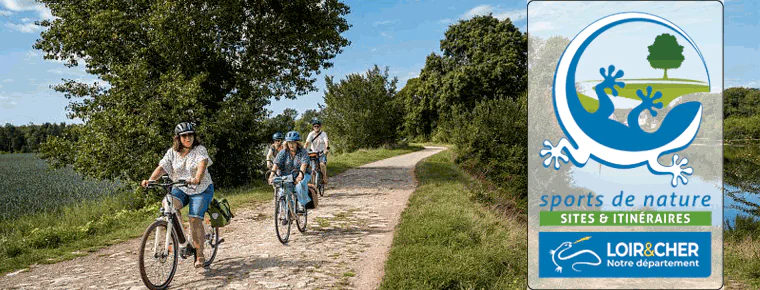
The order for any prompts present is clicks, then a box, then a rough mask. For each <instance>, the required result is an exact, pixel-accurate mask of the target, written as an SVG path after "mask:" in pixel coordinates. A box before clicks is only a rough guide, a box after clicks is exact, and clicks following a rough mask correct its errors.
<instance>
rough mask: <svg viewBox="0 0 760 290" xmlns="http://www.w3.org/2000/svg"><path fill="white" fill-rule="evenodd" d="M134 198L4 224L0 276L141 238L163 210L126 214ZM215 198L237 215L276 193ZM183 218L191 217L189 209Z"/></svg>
mask: <svg viewBox="0 0 760 290" xmlns="http://www.w3.org/2000/svg"><path fill="white" fill-rule="evenodd" d="M420 149H422V147H415V146H412V147H406V148H399V149H392V150H391V149H370V150H359V151H356V152H353V153H347V154H339V155H333V156H331V157H329V158H330V159H329V165H328V166H329V172H328V174H330V176H334V175H337V174H339V173H341V172H343V171H346V170H347V169H349V168H351V167H356V166H359V165H362V164H366V163H369V162H372V161H376V160H380V159H384V158H388V157H392V156H396V155H401V154H406V153H409V152H413V151H416V150H420ZM132 194H133V193H123V194H117V195H115V196H108V197H104V198H101V199H99V200H97V201H87V202H81V203H77V204H74V205H70V206H66V207H64V208H63V209H62V210H60V211H59V212H57V213H56V214H47V213H40V214H33V215H29V216H24V217H23V218H18V219H15V220H5V221H2V222H0V261H2V263H0V274H3V273H7V272H11V271H13V270H17V269H22V268H25V267H28V266H29V265H32V264H38V263H39V264H49V263H56V262H60V261H63V260H67V259H71V258H74V257H77V256H82V255H87V253H88V252H94V251H96V250H97V249H99V248H102V247H105V246H109V245H113V244H116V243H119V242H122V241H125V240H127V239H130V238H134V237H138V236H140V235H141V234H142V232H143V231H144V230H145V228H146V227H147V226H148V225H149V224H150V223H151V222H153V220H154V219H155V218H156V215H157V213H158V207H159V204H158V202H150V203H149V204H150V205H149V206H146V207H143V208H141V209H137V210H127V209H124V208H125V205H124V204H125V203H129V202H131V201H132V199H134V197H133V196H132ZM215 195H216V196H219V197H225V198H227V199H228V200H229V201H230V205H231V206H232V208H233V211H237V210H241V209H242V208H246V207H249V206H251V205H254V204H256V203H257V202H261V201H266V200H269V199H270V198H271V196H272V192H271V187H269V186H268V185H266V184H265V183H264V182H263V180H262V181H258V182H254V183H252V184H250V185H248V186H243V187H239V188H230V189H220V190H217V191H216V193H215ZM183 212H184V213H185V215H184V216H185V217H187V208H185V209H183ZM129 250H136V249H129Z"/></svg>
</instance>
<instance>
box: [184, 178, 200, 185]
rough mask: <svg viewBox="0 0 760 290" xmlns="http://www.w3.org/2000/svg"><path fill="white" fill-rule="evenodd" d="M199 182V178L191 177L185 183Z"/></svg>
mask: <svg viewBox="0 0 760 290" xmlns="http://www.w3.org/2000/svg"><path fill="white" fill-rule="evenodd" d="M198 183H200V180H198V179H197V178H195V177H191V178H190V180H188V181H187V184H198Z"/></svg>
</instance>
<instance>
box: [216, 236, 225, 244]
mask: <svg viewBox="0 0 760 290" xmlns="http://www.w3.org/2000/svg"><path fill="white" fill-rule="evenodd" d="M222 242H224V238H222V239H221V240H219V241H218V242H216V244H217V245H219V244H221V243H222Z"/></svg>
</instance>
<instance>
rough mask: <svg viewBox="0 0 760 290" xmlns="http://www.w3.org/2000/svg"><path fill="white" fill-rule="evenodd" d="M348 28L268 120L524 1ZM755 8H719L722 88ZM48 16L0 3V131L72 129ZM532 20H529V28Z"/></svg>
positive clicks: (370, 6) (759, 80)
mask: <svg viewBox="0 0 760 290" xmlns="http://www.w3.org/2000/svg"><path fill="white" fill-rule="evenodd" d="M346 3H347V4H348V5H349V6H351V14H349V15H348V16H347V19H348V21H349V23H350V24H351V25H352V27H351V29H350V30H349V31H347V32H345V33H344V36H345V37H346V38H348V39H349V40H350V41H351V42H352V43H351V46H349V47H346V48H345V49H344V52H343V53H342V54H340V55H338V56H337V57H336V58H335V59H333V63H334V64H335V66H334V67H333V68H331V69H329V70H327V71H323V72H322V74H321V75H319V76H318V81H317V86H318V87H319V91H318V92H313V93H310V94H309V95H306V96H302V97H299V98H298V100H282V101H279V102H274V103H273V104H272V105H270V106H269V109H271V110H272V111H273V112H274V113H275V114H277V113H280V112H282V110H283V109H285V108H295V109H296V110H298V111H299V113H300V112H303V111H305V110H307V109H315V108H317V103H320V102H323V100H322V96H323V95H324V90H323V89H324V76H325V75H333V76H335V78H336V79H341V78H343V77H344V76H345V75H347V74H349V73H358V72H364V71H366V70H367V69H369V68H371V67H372V66H373V65H374V64H378V65H380V66H388V67H389V71H390V73H391V75H393V76H397V77H398V78H399V88H401V87H402V86H403V85H404V84H405V83H406V80H408V79H409V78H412V77H415V76H417V75H418V74H419V71H420V69H421V68H422V67H423V66H424V64H425V57H426V56H427V55H428V54H430V53H431V52H436V53H439V52H440V51H439V44H440V40H441V38H443V33H444V32H445V30H446V28H447V26H448V25H449V24H452V23H455V22H456V21H457V20H459V19H467V18H470V17H472V16H473V15H478V14H487V13H493V15H495V16H496V17H499V18H505V17H509V18H511V19H513V21H514V22H515V23H516V24H517V25H518V27H520V28H521V30H523V31H524V29H525V25H526V16H527V13H526V3H527V2H526V1H453V0H448V1H425V0H419V1H346ZM759 10H760V5H758V4H757V3H756V2H754V1H748V0H741V1H739V0H729V1H728V2H727V3H726V4H725V32H726V35H725V45H726V46H725V82H726V87H730V86H739V85H743V86H753V87H758V86H760V38H758V37H756V36H755V35H757V31H758V29H760V23H759V21H758V19H760V12H758V11H759ZM49 17H50V13H49V11H48V10H47V9H46V8H44V7H43V6H41V5H40V4H37V3H34V2H33V1H31V0H0V22H2V23H0V39H2V41H0V64H1V65H0V124H4V123H11V124H15V125H21V124H27V123H29V122H32V123H35V124H39V123H43V122H71V120H69V119H67V118H66V111H65V107H66V104H67V100H66V99H65V98H64V97H63V95H62V94H60V93H56V92H54V91H53V90H52V89H50V88H49V86H50V85H52V84H56V83H60V82H61V79H62V78H71V79H78V80H84V81H93V80H95V79H96V78H95V77H94V76H91V75H88V74H86V73H84V71H82V69H81V68H73V69H69V68H66V67H65V66H63V64H62V63H58V62H53V61H45V60H43V59H42V53H41V52H39V51H34V50H33V49H32V45H33V44H34V41H35V40H36V39H37V38H38V37H39V32H40V31H41V29H40V27H37V26H35V25H34V24H33V22H34V21H35V20H40V19H44V18H49ZM532 21H533V20H531V22H532Z"/></svg>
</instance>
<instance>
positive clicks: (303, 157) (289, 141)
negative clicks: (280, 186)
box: [269, 131, 311, 210]
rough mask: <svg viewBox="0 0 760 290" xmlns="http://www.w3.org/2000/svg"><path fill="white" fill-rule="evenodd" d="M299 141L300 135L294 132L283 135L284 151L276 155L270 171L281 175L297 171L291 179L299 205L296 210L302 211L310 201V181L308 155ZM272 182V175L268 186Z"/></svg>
mask: <svg viewBox="0 0 760 290" xmlns="http://www.w3.org/2000/svg"><path fill="white" fill-rule="evenodd" d="M300 140H301V135H300V134H298V132H296V131H290V132H288V133H287V134H285V149H283V150H282V151H280V152H279V153H277V157H275V158H274V166H272V171H275V172H276V171H277V170H281V171H282V173H283V174H290V173H291V172H292V171H293V170H297V171H296V173H295V174H296V175H295V176H293V177H294V178H295V182H296V186H295V190H296V196H297V197H298V201H299V203H300V205H299V206H298V210H302V206H303V205H305V204H307V203H308V202H310V201H311V198H309V181H310V180H311V174H309V170H308V168H309V153H308V152H307V151H306V148H304V147H303V146H302V145H301V143H300V142H299V141H300ZM272 182H274V174H273V175H272V176H271V177H270V178H269V184H272Z"/></svg>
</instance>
